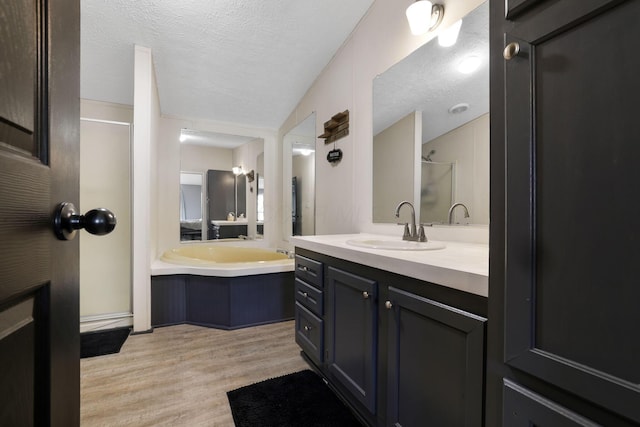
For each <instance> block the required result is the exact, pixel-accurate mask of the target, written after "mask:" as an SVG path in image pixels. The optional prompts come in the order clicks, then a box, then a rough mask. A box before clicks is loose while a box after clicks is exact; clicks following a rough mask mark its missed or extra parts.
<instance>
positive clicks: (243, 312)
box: [151, 272, 294, 329]
mask: <svg viewBox="0 0 640 427" xmlns="http://www.w3.org/2000/svg"><path fill="white" fill-rule="evenodd" d="M293 318H294V275H293V272H286V273H273V274H260V275H253V276H243V277H211V276H196V275H187V274H179V275H167V276H152V277H151V324H152V326H154V327H158V326H169V325H176V324H182V323H188V324H192V325H200V326H207V327H212V328H219V329H238V328H244V327H248V326H255V325H262V324H267V323H274V322H280V321H284V320H291V319H293Z"/></svg>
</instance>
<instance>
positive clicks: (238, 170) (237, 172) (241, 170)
mask: <svg viewBox="0 0 640 427" xmlns="http://www.w3.org/2000/svg"><path fill="white" fill-rule="evenodd" d="M231 172H233V174H234V175H235V176H239V175H244V176H246V177H247V181H249V182H253V180H254V179H256V175H255V172H254V171H253V169H251V170H250V171H246V170H244V168H243V167H242V166H234V167H232V168H231Z"/></svg>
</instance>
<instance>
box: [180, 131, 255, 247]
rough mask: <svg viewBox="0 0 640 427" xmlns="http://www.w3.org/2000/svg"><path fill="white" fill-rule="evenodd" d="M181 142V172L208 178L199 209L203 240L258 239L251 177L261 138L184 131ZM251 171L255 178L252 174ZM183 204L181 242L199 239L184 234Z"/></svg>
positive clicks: (204, 184) (204, 185) (205, 181)
mask: <svg viewBox="0 0 640 427" xmlns="http://www.w3.org/2000/svg"><path fill="white" fill-rule="evenodd" d="M180 142H181V145H180V167H181V170H182V171H189V172H192V173H198V174H200V176H201V177H206V178H205V179H204V182H203V188H202V191H203V194H204V195H205V197H204V202H203V204H202V206H201V210H200V212H201V213H200V218H203V223H202V228H201V235H200V237H201V239H203V240H207V239H225V238H239V237H241V238H247V237H249V238H254V237H256V235H257V230H256V227H255V224H256V212H257V211H256V208H255V206H256V203H257V202H256V200H255V198H254V197H253V186H254V184H253V182H249V180H250V178H249V177H250V176H252V177H255V170H254V169H255V168H256V165H257V161H258V156H259V154H261V153H263V152H264V141H263V140H262V139H261V138H254V137H247V136H240V135H229V134H222V133H216V132H205V131H199V130H192V129H183V130H182V131H181V135H180ZM234 168H237V169H238V173H237V174H234V172H233V169H234ZM251 171H253V175H250V172H251ZM263 191H264V190H263ZM249 194H251V197H250V196H249ZM182 204H183V203H182V199H181V241H187V240H197V236H195V234H194V235H193V236H192V237H193V239H189V238H187V237H186V236H185V234H184V233H183V228H184V227H183V222H184V220H183V219H182ZM185 219H186V218H185ZM260 234H262V233H260Z"/></svg>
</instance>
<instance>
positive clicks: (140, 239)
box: [132, 46, 160, 332]
mask: <svg viewBox="0 0 640 427" xmlns="http://www.w3.org/2000/svg"><path fill="white" fill-rule="evenodd" d="M134 74H135V78H134V98H133V99H134V110H133V120H134V123H135V125H134V130H133V150H132V151H133V203H132V207H133V233H132V234H133V242H132V244H133V330H134V332H145V331H149V330H150V329H151V276H150V274H151V262H152V260H154V259H155V257H156V240H157V233H154V232H153V231H154V230H157V224H158V220H157V215H156V212H155V210H154V207H155V206H156V205H157V198H158V192H157V191H158V187H157V186H155V185H153V184H154V183H156V182H157V179H158V177H159V173H158V166H157V156H158V155H157V149H156V141H157V140H158V120H159V118H160V102H159V99H158V92H157V89H156V87H157V86H156V80H155V71H154V69H153V59H152V57H151V50H150V49H148V48H146V47H142V46H136V47H135V71H134Z"/></svg>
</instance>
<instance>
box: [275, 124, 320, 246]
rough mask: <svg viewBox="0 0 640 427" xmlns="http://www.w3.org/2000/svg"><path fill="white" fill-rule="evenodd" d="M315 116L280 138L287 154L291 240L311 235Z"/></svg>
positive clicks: (314, 179) (312, 233)
mask: <svg viewBox="0 0 640 427" xmlns="http://www.w3.org/2000/svg"><path fill="white" fill-rule="evenodd" d="M315 133H316V114H315V113H311V114H310V115H309V116H308V117H307V118H306V119H305V120H303V121H302V122H300V123H299V124H298V125H297V126H296V127H294V128H293V129H291V130H290V131H289V132H287V134H286V135H285V136H284V139H283V143H284V146H285V147H286V151H285V152H287V153H291V159H290V161H291V224H290V233H291V235H292V236H310V235H314V234H315V232H316V230H315V223H316V221H315V198H316V197H315V194H316V190H315V184H316V173H315V166H316V156H315V151H316V136H315Z"/></svg>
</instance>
